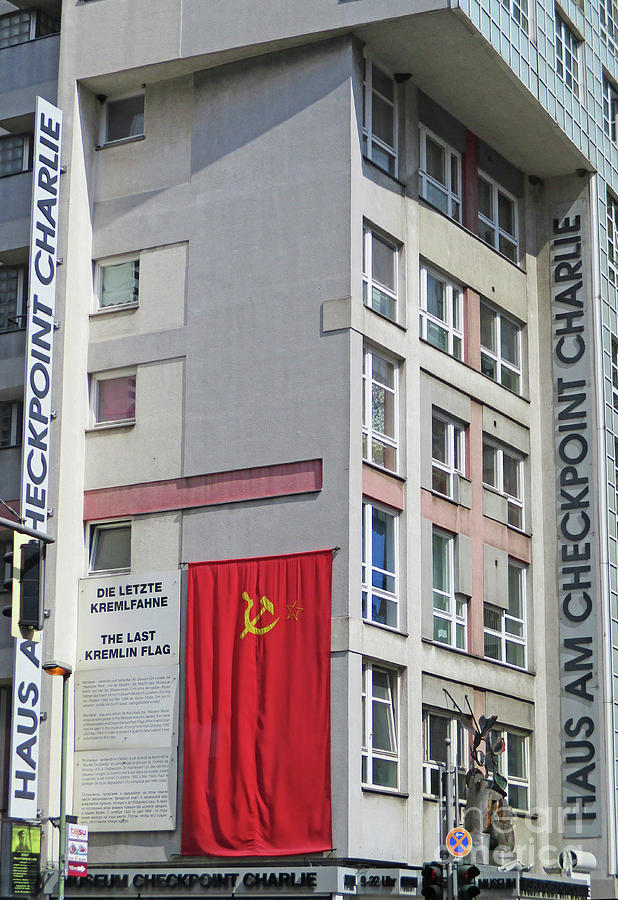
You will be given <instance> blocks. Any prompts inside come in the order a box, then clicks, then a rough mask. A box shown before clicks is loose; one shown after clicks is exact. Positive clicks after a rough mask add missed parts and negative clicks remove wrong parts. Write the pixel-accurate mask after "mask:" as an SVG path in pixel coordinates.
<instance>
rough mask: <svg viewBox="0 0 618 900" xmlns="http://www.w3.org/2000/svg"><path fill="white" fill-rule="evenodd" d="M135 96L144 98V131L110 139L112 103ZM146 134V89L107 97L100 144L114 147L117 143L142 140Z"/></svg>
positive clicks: (103, 112)
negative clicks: (110, 110) (110, 109)
mask: <svg viewBox="0 0 618 900" xmlns="http://www.w3.org/2000/svg"><path fill="white" fill-rule="evenodd" d="M134 97H143V99H144V112H143V117H144V124H143V128H142V131H141V132H140V133H139V134H129V135H126V136H125V137H121V138H115V139H114V140H108V137H107V136H108V133H109V108H110V106H111V105H112V104H114V103H118V102H121V101H123V100H132V99H133V98H134ZM145 135H146V91H145V90H141V91H128V92H126V93H124V94H116V95H114V96H112V97H106V98H105V102H104V103H103V109H102V114H101V128H100V134H99V139H100V146H102V147H113V146H115V145H116V144H125V143H129V142H130V141H140V140H142V139H143V138H144V137H145Z"/></svg>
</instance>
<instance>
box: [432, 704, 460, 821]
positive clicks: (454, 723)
mask: <svg viewBox="0 0 618 900" xmlns="http://www.w3.org/2000/svg"><path fill="white" fill-rule="evenodd" d="M430 719H444V720H446V721H447V722H448V729H447V733H448V737H449V738H450V740H451V754H452V756H451V758H452V759H453V760H454V761H455V765H456V767H457V776H458V781H459V801H460V804H461V805H465V799H466V791H465V775H466V771H467V770H468V768H469V764H470V748H469V741H468V733H467V731H466V729H465V728H464V726H463V724H462V723H461V722H460V720H459V719H457V718H455V717H453V716H451V715H449V713H448V712H447V711H446V710H444V711H439V710H433V709H424V710H423V796H424V797H431V798H435V797H438V796H439V793H436V792H435V791H434V790H433V789H432V784H431V782H432V779H433V778H435V777H436V775H435V774H434V773H436V772H437V773H441V772H444V771H445V770H446V767H445V765H444V763H442V762H439V761H436V760H434V759H432V758H431V756H430V747H431V740H430V736H431V722H430ZM437 777H438V778H439V777H440V774H438V776H437Z"/></svg>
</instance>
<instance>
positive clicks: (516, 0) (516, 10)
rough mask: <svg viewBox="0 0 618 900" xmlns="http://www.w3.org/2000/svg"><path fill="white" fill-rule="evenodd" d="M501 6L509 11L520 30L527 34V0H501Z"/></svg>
mask: <svg viewBox="0 0 618 900" xmlns="http://www.w3.org/2000/svg"><path fill="white" fill-rule="evenodd" d="M502 6H503V7H504V8H505V9H506V10H508V11H509V12H510V13H511V17H512V18H513V20H514V21H515V22H517V24H518V25H519V27H520V28H521V30H522V31H524V32H525V33H526V34H528V26H529V21H528V0H502Z"/></svg>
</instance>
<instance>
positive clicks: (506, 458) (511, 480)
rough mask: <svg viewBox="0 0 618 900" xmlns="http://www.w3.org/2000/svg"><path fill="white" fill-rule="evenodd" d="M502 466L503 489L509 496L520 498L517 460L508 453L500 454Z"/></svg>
mask: <svg viewBox="0 0 618 900" xmlns="http://www.w3.org/2000/svg"><path fill="white" fill-rule="evenodd" d="M502 458H503V461H502V466H503V469H504V491H505V493H506V494H510V495H511V497H517V498H518V499H520V493H519V460H517V459H515V458H514V457H513V456H510V455H509V454H508V453H503V454H502Z"/></svg>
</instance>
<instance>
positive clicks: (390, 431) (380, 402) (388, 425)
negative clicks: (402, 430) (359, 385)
mask: <svg viewBox="0 0 618 900" xmlns="http://www.w3.org/2000/svg"><path fill="white" fill-rule="evenodd" d="M371 427H372V428H373V430H374V431H378V432H379V433H380V434H384V435H386V436H387V437H390V438H393V437H394V436H395V396H394V394H392V393H391V392H390V391H385V390H384V388H381V387H379V385H377V384H374V385H372V387H371Z"/></svg>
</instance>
